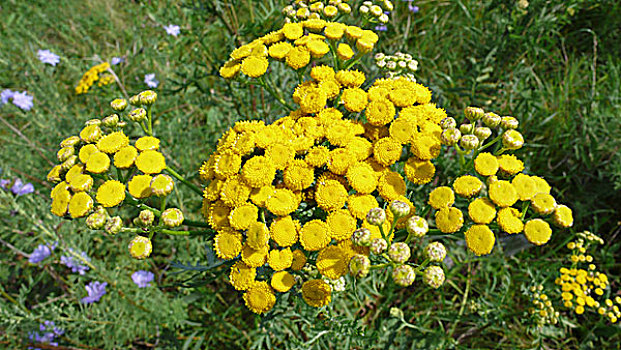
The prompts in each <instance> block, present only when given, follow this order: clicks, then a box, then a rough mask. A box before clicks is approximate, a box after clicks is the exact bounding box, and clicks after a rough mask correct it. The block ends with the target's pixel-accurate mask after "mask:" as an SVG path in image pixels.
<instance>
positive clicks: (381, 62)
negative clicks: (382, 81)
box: [375, 60, 386, 68]
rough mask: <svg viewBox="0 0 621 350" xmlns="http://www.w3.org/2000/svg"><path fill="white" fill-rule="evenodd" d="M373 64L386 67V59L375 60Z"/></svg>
mask: <svg viewBox="0 0 621 350" xmlns="http://www.w3.org/2000/svg"><path fill="white" fill-rule="evenodd" d="M375 65H376V66H377V67H379V68H384V67H386V61H385V60H381V61H377V62H375Z"/></svg>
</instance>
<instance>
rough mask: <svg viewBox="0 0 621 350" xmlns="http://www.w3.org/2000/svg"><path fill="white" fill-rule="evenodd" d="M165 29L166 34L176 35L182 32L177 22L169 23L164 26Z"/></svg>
mask: <svg viewBox="0 0 621 350" xmlns="http://www.w3.org/2000/svg"><path fill="white" fill-rule="evenodd" d="M164 30H166V34H168V35H172V36H175V37H176V36H177V35H179V33H181V28H180V27H179V26H178V25H176V24H169V25H167V26H164Z"/></svg>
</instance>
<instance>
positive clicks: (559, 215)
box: [552, 205, 574, 228]
mask: <svg viewBox="0 0 621 350" xmlns="http://www.w3.org/2000/svg"><path fill="white" fill-rule="evenodd" d="M552 219H553V220H554V224H555V225H556V226H558V227H564V228H567V227H571V226H572V225H573V224H574V217H573V214H572V211H571V209H570V208H569V207H568V206H566V205H559V206H557V207H556V210H555V211H554V216H553V217H552Z"/></svg>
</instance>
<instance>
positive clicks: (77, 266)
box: [60, 248, 91, 275]
mask: <svg viewBox="0 0 621 350" xmlns="http://www.w3.org/2000/svg"><path fill="white" fill-rule="evenodd" d="M69 250H70V251H73V249H71V248H69ZM80 255H81V256H82V257H83V258H84V260H86V261H90V260H91V259H90V258H89V257H88V256H87V255H86V252H82V253H80ZM60 263H61V264H64V265H65V266H67V267H68V268H70V269H71V272H73V273H79V274H80V275H83V274H84V273H85V272H86V271H87V270H88V269H89V267H88V266H86V265H84V264H83V263H82V261H80V260H79V259H76V258H75V257H73V256H71V255H68V256H61V257H60Z"/></svg>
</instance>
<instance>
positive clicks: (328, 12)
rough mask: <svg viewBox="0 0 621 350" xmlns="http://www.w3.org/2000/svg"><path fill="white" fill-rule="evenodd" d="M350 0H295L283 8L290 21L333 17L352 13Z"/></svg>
mask: <svg viewBox="0 0 621 350" xmlns="http://www.w3.org/2000/svg"><path fill="white" fill-rule="evenodd" d="M348 2H349V0H295V1H292V2H291V4H290V5H287V6H285V7H284V8H283V9H282V13H283V14H284V15H285V16H287V19H286V20H287V21H288V22H292V21H293V22H299V21H304V20H307V19H321V18H325V19H331V18H335V17H336V16H338V15H339V14H350V13H351V11H352V8H351V6H350V5H349V4H348Z"/></svg>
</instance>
